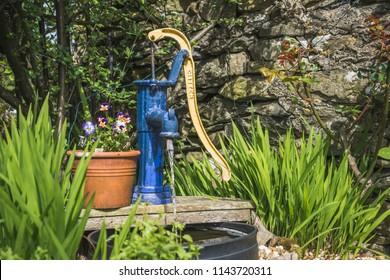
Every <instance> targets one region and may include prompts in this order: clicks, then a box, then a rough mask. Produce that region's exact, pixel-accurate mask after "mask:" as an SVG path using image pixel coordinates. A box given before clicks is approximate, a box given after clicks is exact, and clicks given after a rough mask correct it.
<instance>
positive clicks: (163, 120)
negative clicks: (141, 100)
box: [145, 108, 179, 139]
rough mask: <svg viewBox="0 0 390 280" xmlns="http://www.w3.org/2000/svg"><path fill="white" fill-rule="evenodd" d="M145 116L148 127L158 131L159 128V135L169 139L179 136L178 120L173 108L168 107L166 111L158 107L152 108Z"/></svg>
mask: <svg viewBox="0 0 390 280" xmlns="http://www.w3.org/2000/svg"><path fill="white" fill-rule="evenodd" d="M145 118H146V122H147V123H148V125H149V126H150V127H152V128H153V129H156V130H158V131H160V130H161V132H160V134H159V135H160V136H161V137H163V138H169V139H173V138H177V137H179V132H178V121H177V117H176V115H175V110H174V109H169V110H168V112H166V111H165V110H161V109H159V108H153V109H150V110H149V111H148V112H147V114H146V116H145Z"/></svg>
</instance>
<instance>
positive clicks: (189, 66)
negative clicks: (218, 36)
mask: <svg viewBox="0 0 390 280" xmlns="http://www.w3.org/2000/svg"><path fill="white" fill-rule="evenodd" d="M165 37H169V38H172V39H174V40H176V41H177V43H179V45H180V49H181V50H188V53H189V55H188V57H187V58H186V59H185V60H184V62H183V71H184V77H185V81H186V90H187V102H188V109H189V111H190V116H191V120H192V123H193V124H194V127H195V130H196V132H197V133H198V136H199V139H200V140H201V141H202V143H203V145H204V147H205V148H206V150H207V151H208V152H209V153H210V155H211V156H212V157H213V159H214V160H215V161H216V162H217V163H218V164H219V165H220V166H221V168H222V179H223V180H225V181H229V180H230V177H231V172H230V167H229V165H228V164H227V162H226V160H225V159H224V158H223V157H222V155H221V154H220V153H219V151H218V150H217V148H215V146H214V145H213V143H212V142H211V140H210V138H209V137H208V135H207V134H206V131H205V129H204V127H203V124H202V121H201V120H200V116H199V111H198V104H197V102H196V86H195V65H194V59H193V58H192V53H191V45H190V42H189V41H188V39H187V38H186V37H185V36H184V35H183V33H181V32H180V31H178V30H176V29H173V28H162V29H156V30H153V31H151V32H149V34H148V38H149V40H150V41H152V42H157V41H159V40H161V39H164V38H165Z"/></svg>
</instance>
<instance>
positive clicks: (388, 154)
mask: <svg viewBox="0 0 390 280" xmlns="http://www.w3.org/2000/svg"><path fill="white" fill-rule="evenodd" d="M378 156H380V157H381V158H384V159H387V160H390V147H385V148H381V149H380V150H379V153H378Z"/></svg>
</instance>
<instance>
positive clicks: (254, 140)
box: [175, 120, 390, 258]
mask: <svg viewBox="0 0 390 280" xmlns="http://www.w3.org/2000/svg"><path fill="white" fill-rule="evenodd" d="M250 134H251V138H250V139H245V138H244V137H243V136H242V135H241V133H240V132H239V130H238V128H237V127H236V126H235V125H234V124H233V135H232V137H229V138H227V141H226V142H227V143H226V144H224V143H223V142H222V141H221V143H222V146H223V152H224V154H225V155H226V159H227V161H228V163H229V165H230V168H231V170H232V179H231V180H230V181H229V182H224V181H222V180H220V179H219V175H218V172H219V171H218V170H215V167H214V166H213V165H212V164H211V163H210V159H209V158H208V157H207V156H206V155H205V154H204V155H203V160H202V161H201V162H197V161H193V164H192V165H191V164H190V163H188V162H186V161H180V162H175V187H176V191H177V193H178V194H182V195H211V196H220V197H234V198H242V199H250V200H252V201H253V202H254V204H255V205H256V210H257V213H258V215H259V216H260V218H261V219H262V221H263V223H264V224H265V225H266V227H267V228H268V229H269V230H270V231H271V232H273V233H274V234H276V235H278V236H284V237H288V238H291V239H294V240H296V241H297V242H298V243H299V244H300V245H301V247H302V248H303V249H305V248H306V249H315V250H316V251H317V253H318V252H319V250H320V249H322V250H327V251H330V252H332V253H335V254H340V255H343V257H345V258H348V256H349V253H350V251H351V250H353V252H354V254H356V253H357V252H358V251H359V250H360V249H361V248H362V247H364V246H365V244H366V243H367V242H368V241H369V240H370V238H371V235H372V232H373V230H374V229H375V228H376V227H377V226H378V225H379V224H380V222H382V221H383V220H384V219H385V218H386V217H387V216H389V215H390V211H387V212H385V213H383V214H382V215H380V216H379V217H378V211H379V209H380V206H381V204H382V203H383V201H384V199H385V197H386V196H387V194H388V193H389V192H390V190H387V191H385V192H383V193H381V194H379V195H378V196H377V198H376V199H375V200H374V201H372V202H368V201H367V198H368V197H369V195H370V194H369V193H366V194H365V195H364V197H361V193H362V190H363V189H364V184H359V183H357V182H354V181H353V177H352V174H351V173H350V171H349V169H348V163H347V157H346V156H344V157H342V158H341V160H340V161H339V162H336V160H335V158H333V157H331V158H329V157H328V154H329V141H327V140H326V139H324V138H323V136H321V135H320V134H317V133H315V132H314V130H312V131H311V132H310V134H309V135H308V136H307V138H306V137H304V136H303V137H302V138H301V140H300V141H298V142H297V141H296V139H295V137H294V136H293V133H292V130H291V129H290V130H288V131H287V133H286V135H284V136H283V137H281V138H280V140H279V145H278V148H277V149H275V148H273V147H272V146H271V145H270V141H269V136H268V131H267V130H264V129H263V128H262V127H261V124H260V121H259V120H257V121H252V130H251V133H250ZM372 189H373V188H372Z"/></svg>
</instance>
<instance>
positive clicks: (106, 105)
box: [99, 102, 110, 111]
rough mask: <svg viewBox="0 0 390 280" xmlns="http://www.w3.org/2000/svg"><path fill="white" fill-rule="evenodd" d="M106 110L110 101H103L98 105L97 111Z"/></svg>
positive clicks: (108, 108)
mask: <svg viewBox="0 0 390 280" xmlns="http://www.w3.org/2000/svg"><path fill="white" fill-rule="evenodd" d="M108 110H110V103H108V102H103V103H102V104H101V105H100V108H99V111H108Z"/></svg>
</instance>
